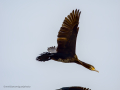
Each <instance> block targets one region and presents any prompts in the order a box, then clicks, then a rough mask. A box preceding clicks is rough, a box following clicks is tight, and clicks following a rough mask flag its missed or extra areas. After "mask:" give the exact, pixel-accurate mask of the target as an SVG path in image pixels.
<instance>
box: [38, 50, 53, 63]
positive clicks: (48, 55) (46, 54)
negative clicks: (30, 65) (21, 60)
mask: <svg viewBox="0 0 120 90" xmlns="http://www.w3.org/2000/svg"><path fill="white" fill-rule="evenodd" d="M52 56H53V54H52V53H49V52H43V53H42V54H40V56H38V57H37V58H36V60H38V61H48V60H50V59H51V57H52Z"/></svg>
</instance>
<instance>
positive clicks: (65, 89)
mask: <svg viewBox="0 0 120 90" xmlns="http://www.w3.org/2000/svg"><path fill="white" fill-rule="evenodd" d="M56 90H91V89H89V88H84V87H78V86H73V87H63V88H60V89H56Z"/></svg>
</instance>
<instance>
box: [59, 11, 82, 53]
mask: <svg viewBox="0 0 120 90" xmlns="http://www.w3.org/2000/svg"><path fill="white" fill-rule="evenodd" d="M80 14H81V12H79V10H77V9H76V10H75V11H74V10H73V11H72V13H70V15H68V16H67V17H65V20H64V21H63V24H62V27H61V28H60V31H59V32H58V38H57V43H58V47H57V52H60V53H71V54H75V48H76V38H77V33H78V30H79V27H78V24H79V18H80Z"/></svg>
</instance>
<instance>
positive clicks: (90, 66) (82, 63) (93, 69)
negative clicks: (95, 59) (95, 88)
mask: <svg viewBox="0 0 120 90" xmlns="http://www.w3.org/2000/svg"><path fill="white" fill-rule="evenodd" d="M76 63H77V64H80V65H82V66H84V67H85V68H87V69H89V70H91V71H96V72H98V73H99V71H98V70H96V69H95V67H94V66H92V65H90V64H88V63H85V62H83V61H80V60H78V61H77V62H76Z"/></svg>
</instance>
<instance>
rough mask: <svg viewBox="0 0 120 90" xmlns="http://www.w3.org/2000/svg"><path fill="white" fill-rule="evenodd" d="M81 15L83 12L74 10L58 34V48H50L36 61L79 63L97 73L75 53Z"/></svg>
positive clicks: (66, 18)
mask: <svg viewBox="0 0 120 90" xmlns="http://www.w3.org/2000/svg"><path fill="white" fill-rule="evenodd" d="M80 14H81V11H79V10H77V9H76V10H75V11H74V10H73V11H72V13H70V15H68V16H67V17H65V19H64V21H63V24H62V27H61V28H60V31H59V32H58V38H57V43H58V46H57V47H55V46H54V47H49V48H48V52H44V53H42V54H40V56H38V57H37V58H36V60H38V61H48V60H50V59H52V60H55V61H60V62H64V63H77V64H80V65H82V66H84V67H86V68H88V69H89V70H92V71H97V70H96V69H95V68H94V66H92V65H90V64H87V63H85V62H83V61H80V60H79V59H78V57H77V55H76V53H75V49H76V38H77V33H78V31H79V27H78V24H79V18H80ZM97 72H98V71H97Z"/></svg>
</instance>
